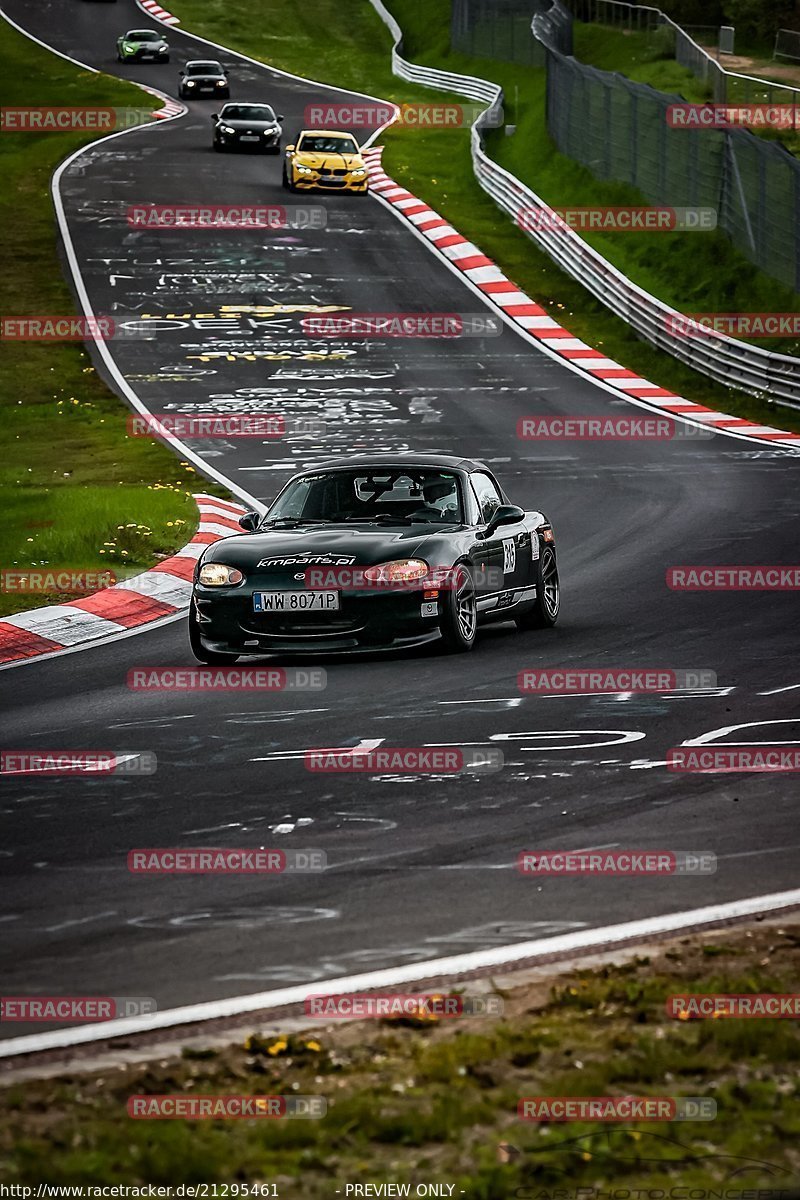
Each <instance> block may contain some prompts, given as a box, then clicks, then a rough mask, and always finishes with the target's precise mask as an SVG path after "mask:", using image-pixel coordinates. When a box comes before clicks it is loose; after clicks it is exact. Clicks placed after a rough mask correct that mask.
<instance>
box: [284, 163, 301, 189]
mask: <svg viewBox="0 0 800 1200" xmlns="http://www.w3.org/2000/svg"><path fill="white" fill-rule="evenodd" d="M281 183H282V185H283V187H285V188H286V190H287V192H296V191H297V188H296V187H295V186H294V184H293V183H292V181H291V179H290V177H289V172H288V171H287V169H286V167H284V168H283V176H282V178H281Z"/></svg>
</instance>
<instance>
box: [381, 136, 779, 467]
mask: <svg viewBox="0 0 800 1200" xmlns="http://www.w3.org/2000/svg"><path fill="white" fill-rule="evenodd" d="M362 153H363V157H364V161H365V162H366V164H367V167H368V169H369V183H370V188H371V190H372V191H373V192H375V193H376V194H377V195H378V196H380V197H381V198H382V199H383V200H385V201H387V202H388V203H389V204H390V205H391V206H392V207H393V208H395V209H396V210H397V211H398V212H399V213H400V214H401V215H402V216H403V217H404V218H405V219H406V220H407V221H408V222H410V224H411V225H413V226H414V228H415V229H416V231H417V233H419V234H420V235H421V236H422V237H423V238H424V239H425V240H426V241H427V242H428V243H429V244H430V246H431V247H432V248H433V249H434V250H436V251H437V252H438V253H439V254H440V255H441V256H442V257H443V258H446V259H447V260H448V262H449V263H450V265H451V266H452V267H455V268H457V269H458V270H459V271H461V272H462V273H463V275H464V278H465V279H468V280H469V281H470V283H472V284H473V285H474V286H475V287H477V288H478V289H479V291H481V292H482V293H483V295H484V297H485V298H486V300H488V301H489V302H490V303H491V304H494V305H495V306H496V307H497V308H499V309H500V311H501V312H502V313H503V314H504V315H505V316H506V317H508V318H510V319H511V321H512V322H513V323H514V324H515V325H517V326H518V327H519V328H520V329H522V330H524V332H525V333H526V334H528V335H529V336H531V337H533V338H535V339H536V340H537V341H539V342H541V343H542V345H543V346H545V347H546V348H547V350H548V351H550V352H551V353H553V354H554V355H556V356H557V357H559V358H562V359H564V360H565V361H566V362H568V363H569V365H570V367H572V368H573V369H577V370H579V371H581V372H583V373H585V374H586V375H587V376H588V377H590V378H592V379H595V380H599V381H600V382H602V383H603V384H604V385H606V386H608V387H611V388H614V389H615V390H616V391H618V392H619V393H620V394H621V395H622V396H623V397H624V398H625V399H628V400H630V399H633V400H636V401H639V402H640V403H642V404H644V405H646V406H647V407H652V408H654V409H656V410H657V411H660V412H666V413H669V414H671V415H672V416H675V417H685V418H687V419H688V420H690V421H693V422H697V423H698V424H702V425H709V426H712V427H713V428H714V429H718V430H719V431H720V433H733V434H736V435H737V437H745V438H748V439H750V438H752V439H753V440H755V441H758V442H761V443H769V444H771V445H779V446H792V447H800V433H788V432H785V431H783V430H780V429H773V428H772V426H770V425H759V424H757V423H756V422H755V421H748V420H745V419H744V418H742V417H732V416H729V415H728V414H727V413H722V412H717V411H715V410H714V409H712V408H707V407H706V406H705V405H703V404H696V403H695V402H694V401H692V400H687V399H685V397H683V396H676V395H674V394H673V393H672V392H670V391H668V390H667V389H666V388H662V387H659V386H658V384H655V383H650V382H649V380H647V379H642V378H641V376H639V375H637V374H636V372H635V371H629V370H627V369H626V368H625V367H623V366H622V365H621V363H618V362H614V360H613V359H612V358H606V357H604V356H603V354H602V351H599V350H593V349H592V347H591V346H589V345H587V343H586V342H584V341H581V339H580V338H576V337H573V335H572V334H571V333H570V332H569V330H568V329H564V327H563V326H562V325H559V323H558V321H555V320H553V318H552V317H551V316H550V315H549V314H548V312H547V310H546V309H544V308H542V306H541V305H540V304H537V303H536V302H535V301H534V300H531V298H530V296H528V295H526V294H525V292H523V291H520V289H519V288H518V287H517V285H516V284H515V283H513V282H512V281H511V280H510V279H508V277H507V276H506V275H504V274H503V272H502V271H501V270H500V268H499V267H498V266H497V265H496V264H495V263H494V262H492V260H491V259H490V258H487V257H486V255H485V254H483V252H482V251H481V250H479V248H478V247H477V246H475V245H474V244H473V243H472V242H469V241H467V239H466V238H465V237H463V236H462V235H461V234H460V233H459V232H458V230H457V229H455V228H454V227H453V226H452V225H451V224H450V223H449V222H448V221H447V220H445V218H444V217H442V216H440V215H439V213H437V212H436V211H435V210H434V209H432V208H431V207H430V205H428V204H426V203H425V202H424V201H423V200H420V199H419V198H418V197H417V196H414V195H413V194H412V193H411V192H409V191H406V189H405V188H404V187H401V186H400V185H399V184H398V183H397V182H396V180H394V179H392V178H391V177H390V176H389V175H387V174H386V172H385V171H384V170H383V167H382V165H381V155H382V153H383V146H373V147H370V148H368V149H364V150H363V151H362Z"/></svg>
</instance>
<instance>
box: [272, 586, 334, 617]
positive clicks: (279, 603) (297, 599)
mask: <svg viewBox="0 0 800 1200" xmlns="http://www.w3.org/2000/svg"><path fill="white" fill-rule="evenodd" d="M338 609H339V593H338V592H316V591H315V592H312V591H308V592H300V591H297V592H253V611H254V612H266V613H272V612H276V613H283V612H337V611H338Z"/></svg>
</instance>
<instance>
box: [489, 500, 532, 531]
mask: <svg viewBox="0 0 800 1200" xmlns="http://www.w3.org/2000/svg"><path fill="white" fill-rule="evenodd" d="M524 519H525V510H524V509H522V508H518V507H517V505H516V504H501V505H499V507H498V508H496V509H495V510H494V513H493V514H492V519H491V521H490V522H489V524H488V525H487V526H486V534H485V536H486V537H491V536H492V534H493V533H494V531H495V530H496V529H499V528H500V526H501V525H516V524H517V523H518V522H519V521H524Z"/></svg>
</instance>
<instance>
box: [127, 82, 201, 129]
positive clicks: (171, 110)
mask: <svg viewBox="0 0 800 1200" xmlns="http://www.w3.org/2000/svg"><path fill="white" fill-rule="evenodd" d="M138 86H139V87H140V88H141V89H142V91H144V92H148V93H149V94H150V95H151V96H155V97H156V99H158V100H161V101H163V105H164V107H163V108H157V109H155V110H154V111H153V112H151V114H150V116H151V117H157V118H158V119H159V120H161V121H168V120H171V118H172V117H182V116H183V114H184V113H185V112H188V111H189V110H188V109H187V107H186V105H185V104H181V103H180V101H179V100H173V99H172V97H171V96H166V95H165V94H164V93H163V92H157V91H156V90H155V88H151V87H147V85H146V84H144V83H140V84H139V85H138Z"/></svg>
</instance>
